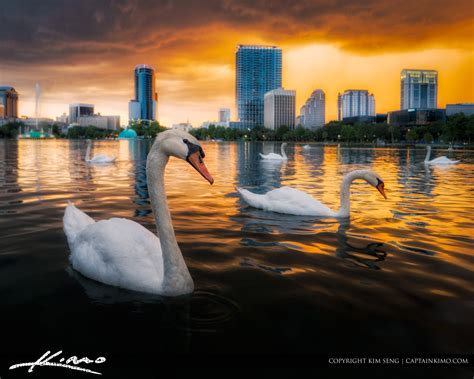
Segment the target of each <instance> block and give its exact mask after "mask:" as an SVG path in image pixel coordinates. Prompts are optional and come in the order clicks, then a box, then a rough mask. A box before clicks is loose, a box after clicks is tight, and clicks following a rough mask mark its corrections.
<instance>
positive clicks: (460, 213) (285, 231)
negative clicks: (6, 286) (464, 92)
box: [3, 140, 474, 296]
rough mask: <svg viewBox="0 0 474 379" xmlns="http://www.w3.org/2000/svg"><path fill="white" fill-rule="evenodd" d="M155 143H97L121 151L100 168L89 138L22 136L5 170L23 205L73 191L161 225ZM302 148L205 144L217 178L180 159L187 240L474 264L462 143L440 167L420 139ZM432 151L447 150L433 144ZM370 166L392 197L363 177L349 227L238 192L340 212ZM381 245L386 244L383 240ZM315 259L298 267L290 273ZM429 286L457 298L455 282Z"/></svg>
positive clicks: (468, 158) (413, 265)
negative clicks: (252, 202) (250, 202)
mask: <svg viewBox="0 0 474 379" xmlns="http://www.w3.org/2000/svg"><path fill="white" fill-rule="evenodd" d="M150 144H151V142H150V141H145V140H142V141H125V140H122V141H93V147H92V151H91V154H92V155H94V154H107V155H113V156H117V157H118V158H117V161H116V163H114V164H110V165H103V166H94V165H88V164H86V163H85V161H84V156H85V152H86V142H85V141H73V140H51V141H47V140H19V141H15V142H14V143H11V146H10V147H9V149H12V148H14V146H16V148H17V152H16V153H15V154H13V155H11V156H16V162H13V163H12V162H8V164H9V165H13V166H15V167H16V168H15V169H14V170H15V172H10V173H9V174H8V175H9V180H10V181H11V179H12V178H13V181H15V182H16V183H15V186H17V187H18V188H19V189H21V192H16V194H17V195H16V200H17V202H18V200H20V203H21V204H20V205H18V204H17V205H16V206H15V208H14V212H19V213H21V212H22V207H26V206H27V205H28V204H32V205H34V204H36V205H37V206H38V207H39V208H41V207H56V208H62V207H64V206H65V205H66V203H67V201H68V200H71V201H75V202H76V203H77V205H78V206H79V207H80V208H81V209H83V210H84V211H86V212H89V213H90V214H91V215H92V216H93V217H96V218H109V217H126V218H132V219H135V220H136V221H138V222H142V223H144V224H145V225H147V226H148V227H150V228H153V226H152V225H153V219H152V217H151V213H150V205H149V202H148V198H147V190H146V178H145V176H144V175H145V162H146V156H147V153H148V150H149V147H150ZM302 146H303V145H301V144H289V145H288V148H287V154H288V156H289V160H288V161H287V162H264V161H262V160H260V158H259V156H258V153H259V152H265V153H268V152H272V151H274V152H277V153H278V152H279V147H280V144H279V143H273V142H265V143H264V144H256V143H224V142H223V143H216V142H205V143H203V147H204V150H205V152H206V159H205V162H206V165H207V166H208V168H209V171H210V172H211V173H212V175H213V176H214V179H215V183H214V185H213V186H210V185H209V184H207V182H205V181H204V180H203V179H202V178H201V177H200V176H199V175H198V174H197V173H196V172H195V171H194V170H193V169H192V168H191V167H189V165H188V164H187V163H186V162H184V161H180V160H178V159H176V158H171V159H170V163H169V164H168V167H167V172H166V183H167V193H168V200H169V203H170V210H171V212H172V215H173V221H174V225H175V230H176V234H177V236H178V241H179V242H183V243H193V241H196V239H202V242H203V243H210V244H212V246H213V250H214V251H216V252H221V253H226V252H228V251H229V247H233V248H236V249H237V248H239V249H240V248H242V241H244V240H245V238H250V241H251V243H256V244H257V246H260V247H259V248H260V249H267V250H272V249H278V248H279V247H278V246H280V247H281V246H289V248H291V249H293V250H296V251H299V252H304V253H310V254H323V255H336V256H339V257H342V258H344V259H345V260H347V261H352V263H354V265H355V266H362V267H365V268H379V269H380V268H382V269H384V270H385V272H387V273H390V270H391V267H390V266H389V265H382V263H383V261H384V260H386V255H387V254H388V256H389V257H390V256H395V255H399V254H400V252H404V254H403V255H400V257H399V259H400V264H403V267H404V268H403V269H404V270H406V271H407V272H408V271H411V272H412V273H413V274H414V275H416V274H420V275H421V274H423V275H427V274H426V272H424V271H423V270H424V268H423V267H420V266H419V263H417V261H416V260H414V261H413V260H411V259H410V258H409V257H410V255H413V254H414V255H417V254H418V255H419V254H421V255H422V256H426V257H430V256H431V257H433V259H441V260H444V261H446V262H449V263H451V264H453V265H456V266H462V267H463V268H465V269H467V270H470V271H474V263H473V258H472V247H473V243H472V242H473V241H472V227H473V221H472V214H473V213H474V212H473V210H474V206H473V201H472V194H473V193H474V174H473V169H472V168H473V163H474V154H473V152H472V151H467V150H466V151H459V152H457V153H456V154H457V155H455V156H456V158H457V159H461V161H462V162H461V163H460V164H458V165H456V166H454V167H448V168H438V167H430V166H426V167H425V165H424V164H423V160H424V155H425V150H424V149H420V148H416V149H415V148H407V149H401V150H400V149H390V148H377V149H372V148H348V147H341V148H340V149H337V147H336V146H316V145H314V146H313V147H312V149H310V150H308V151H306V150H304V149H303V148H302ZM5 149H6V148H5V143H4V147H3V151H6V150H5ZM9 154H11V151H10V153H9ZM435 154H436V155H447V154H446V152H443V151H440V152H437V151H436V150H434V151H433V155H435ZM363 168H370V169H373V170H374V171H376V172H377V173H378V174H379V175H380V176H381V177H382V178H383V180H384V181H385V188H386V190H387V196H388V200H384V199H383V198H382V197H381V196H380V194H379V193H378V192H377V191H376V190H375V189H374V188H372V187H371V186H369V185H368V184H367V183H365V182H356V183H354V184H353V186H352V192H351V193H352V195H351V219H350V223H347V225H346V226H344V227H341V223H340V222H339V221H338V220H335V219H323V220H321V219H311V218H310V219H308V218H307V217H305V218H299V217H295V216H287V215H277V214H274V213H271V212H263V211H258V210H254V209H251V208H249V207H247V206H246V205H245V204H244V203H243V202H242V201H241V200H240V199H239V197H238V196H237V194H236V191H235V187H238V186H239V187H245V188H248V189H249V190H252V191H255V192H259V193H264V192H266V191H269V190H271V189H274V188H278V187H281V186H292V187H294V188H297V189H300V190H303V191H306V192H307V193H309V194H310V195H312V196H314V197H315V198H317V199H318V200H320V201H322V202H323V203H324V204H326V205H328V206H329V207H330V208H332V209H335V210H336V209H337V208H338V207H339V188H340V184H341V181H342V178H343V175H344V174H345V173H347V172H349V171H352V170H356V169H363ZM9 185H10V186H11V185H12V183H10V184H9ZM14 199H15V195H12V194H9V195H8V196H7V197H6V198H4V201H3V202H8V201H10V202H11V201H14ZM58 222H60V220H58ZM264 243H274V244H275V246H276V247H275V246H274V247H265V246H264V245H262V244H264ZM376 243H380V244H382V245H383V248H376V247H374V246H375V245H374V244H376ZM259 244H260V245H259ZM272 246H273V245H272ZM244 247H245V246H244ZM252 248H253V247H252ZM249 249H251V248H249ZM377 249H379V250H380V251H378V250H377ZM382 253H383V254H382ZM384 254H385V255H384ZM208 264H209V263H208ZM228 264H230V265H235V264H238V263H237V262H236V261H231V262H229V263H228ZM308 269H309V268H304V267H298V266H297V265H295V266H294V267H293V270H290V271H287V272H286V274H287V275H288V274H290V273H291V274H292V275H293V274H298V273H302V272H306V271H307V270H308ZM431 291H432V292H433V293H436V294H445V295H446V296H451V294H450V293H449V291H448V292H446V290H440V289H432V290H431ZM443 291H444V292H443Z"/></svg>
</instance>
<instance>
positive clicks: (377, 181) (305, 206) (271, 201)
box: [237, 170, 387, 217]
mask: <svg viewBox="0 0 474 379" xmlns="http://www.w3.org/2000/svg"><path fill="white" fill-rule="evenodd" d="M356 179H363V180H365V181H366V182H367V183H369V184H370V185H372V186H373V187H375V188H377V190H378V191H379V192H380V193H381V194H382V196H383V197H384V198H385V199H386V198H387V196H386V195H385V190H384V182H383V180H382V179H381V178H380V176H378V175H377V174H376V173H375V172H373V171H370V170H356V171H352V172H349V173H348V174H346V175H345V176H344V179H343V180H342V184H341V206H340V208H339V211H337V212H335V211H333V210H331V209H329V208H328V207H326V206H325V205H324V204H321V203H320V202H319V201H318V200H316V199H314V198H312V197H311V196H310V195H308V194H307V193H306V192H303V191H299V190H297V189H294V188H290V187H282V188H278V189H275V190H273V191H269V192H267V193H266V194H264V195H258V194H255V193H252V192H250V191H248V190H245V189H242V188H237V191H239V193H240V195H241V196H242V198H243V199H244V200H245V202H246V203H247V204H249V205H250V206H252V207H254V208H260V209H264V210H266V211H272V212H277V213H285V214H291V215H299V216H323V217H349V213H350V185H351V183H352V182H353V181H354V180H356Z"/></svg>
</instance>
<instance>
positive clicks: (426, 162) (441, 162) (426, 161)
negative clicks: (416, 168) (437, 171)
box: [424, 145, 459, 165]
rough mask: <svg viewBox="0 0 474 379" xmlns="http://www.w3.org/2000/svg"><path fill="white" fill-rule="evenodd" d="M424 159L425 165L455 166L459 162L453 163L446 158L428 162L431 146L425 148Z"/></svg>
mask: <svg viewBox="0 0 474 379" xmlns="http://www.w3.org/2000/svg"><path fill="white" fill-rule="evenodd" d="M426 150H427V151H426V157H425V161H424V163H425V164H429V165H450V164H455V163H458V162H459V161H454V160H452V159H449V158H447V157H438V158H435V159H432V160H430V155H431V146H430V145H428V146H427V148H426Z"/></svg>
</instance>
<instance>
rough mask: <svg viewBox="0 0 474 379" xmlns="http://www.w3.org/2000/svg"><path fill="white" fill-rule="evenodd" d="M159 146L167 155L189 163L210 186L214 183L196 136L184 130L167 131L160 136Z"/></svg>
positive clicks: (158, 138) (158, 139)
mask: <svg viewBox="0 0 474 379" xmlns="http://www.w3.org/2000/svg"><path fill="white" fill-rule="evenodd" d="M157 145H158V146H159V147H160V149H161V150H162V151H163V152H164V153H165V154H166V155H168V156H173V157H176V158H178V159H182V160H184V161H186V162H188V163H189V164H190V165H191V166H192V167H193V168H194V169H195V170H196V171H197V172H199V173H200V174H201V175H202V177H203V178H204V179H206V180H207V181H208V182H209V183H210V184H212V183H214V179H213V178H212V175H211V174H210V173H209V171H208V170H207V167H206V165H205V164H204V157H205V154H204V150H203V149H202V147H201V144H200V143H199V141H198V140H197V139H196V138H195V137H194V136H192V135H191V134H189V133H186V132H184V131H182V130H167V131H164V132H161V133H160V134H158V137H157Z"/></svg>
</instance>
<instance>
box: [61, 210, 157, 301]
mask: <svg viewBox="0 0 474 379" xmlns="http://www.w3.org/2000/svg"><path fill="white" fill-rule="evenodd" d="M70 247H71V256H70V261H71V264H72V266H73V268H74V269H75V270H77V271H79V272H80V273H81V274H82V275H84V276H86V277H88V278H91V279H94V280H97V281H99V282H102V283H105V284H109V285H113V286H116V287H121V288H126V289H129V290H134V291H140V292H147V293H159V291H160V286H161V281H162V278H163V264H162V254H161V245H160V240H159V239H158V238H157V237H156V236H155V235H154V234H153V233H151V232H150V231H149V230H148V229H146V228H144V227H143V226H141V225H140V224H137V223H136V222H133V221H131V220H127V219H119V218H112V219H110V220H103V221H99V222H97V223H95V224H94V225H90V226H88V227H87V228H86V229H84V230H83V231H82V232H81V233H80V234H79V235H78V236H77V238H76V240H75V241H74V242H73V244H72V246H70Z"/></svg>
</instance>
